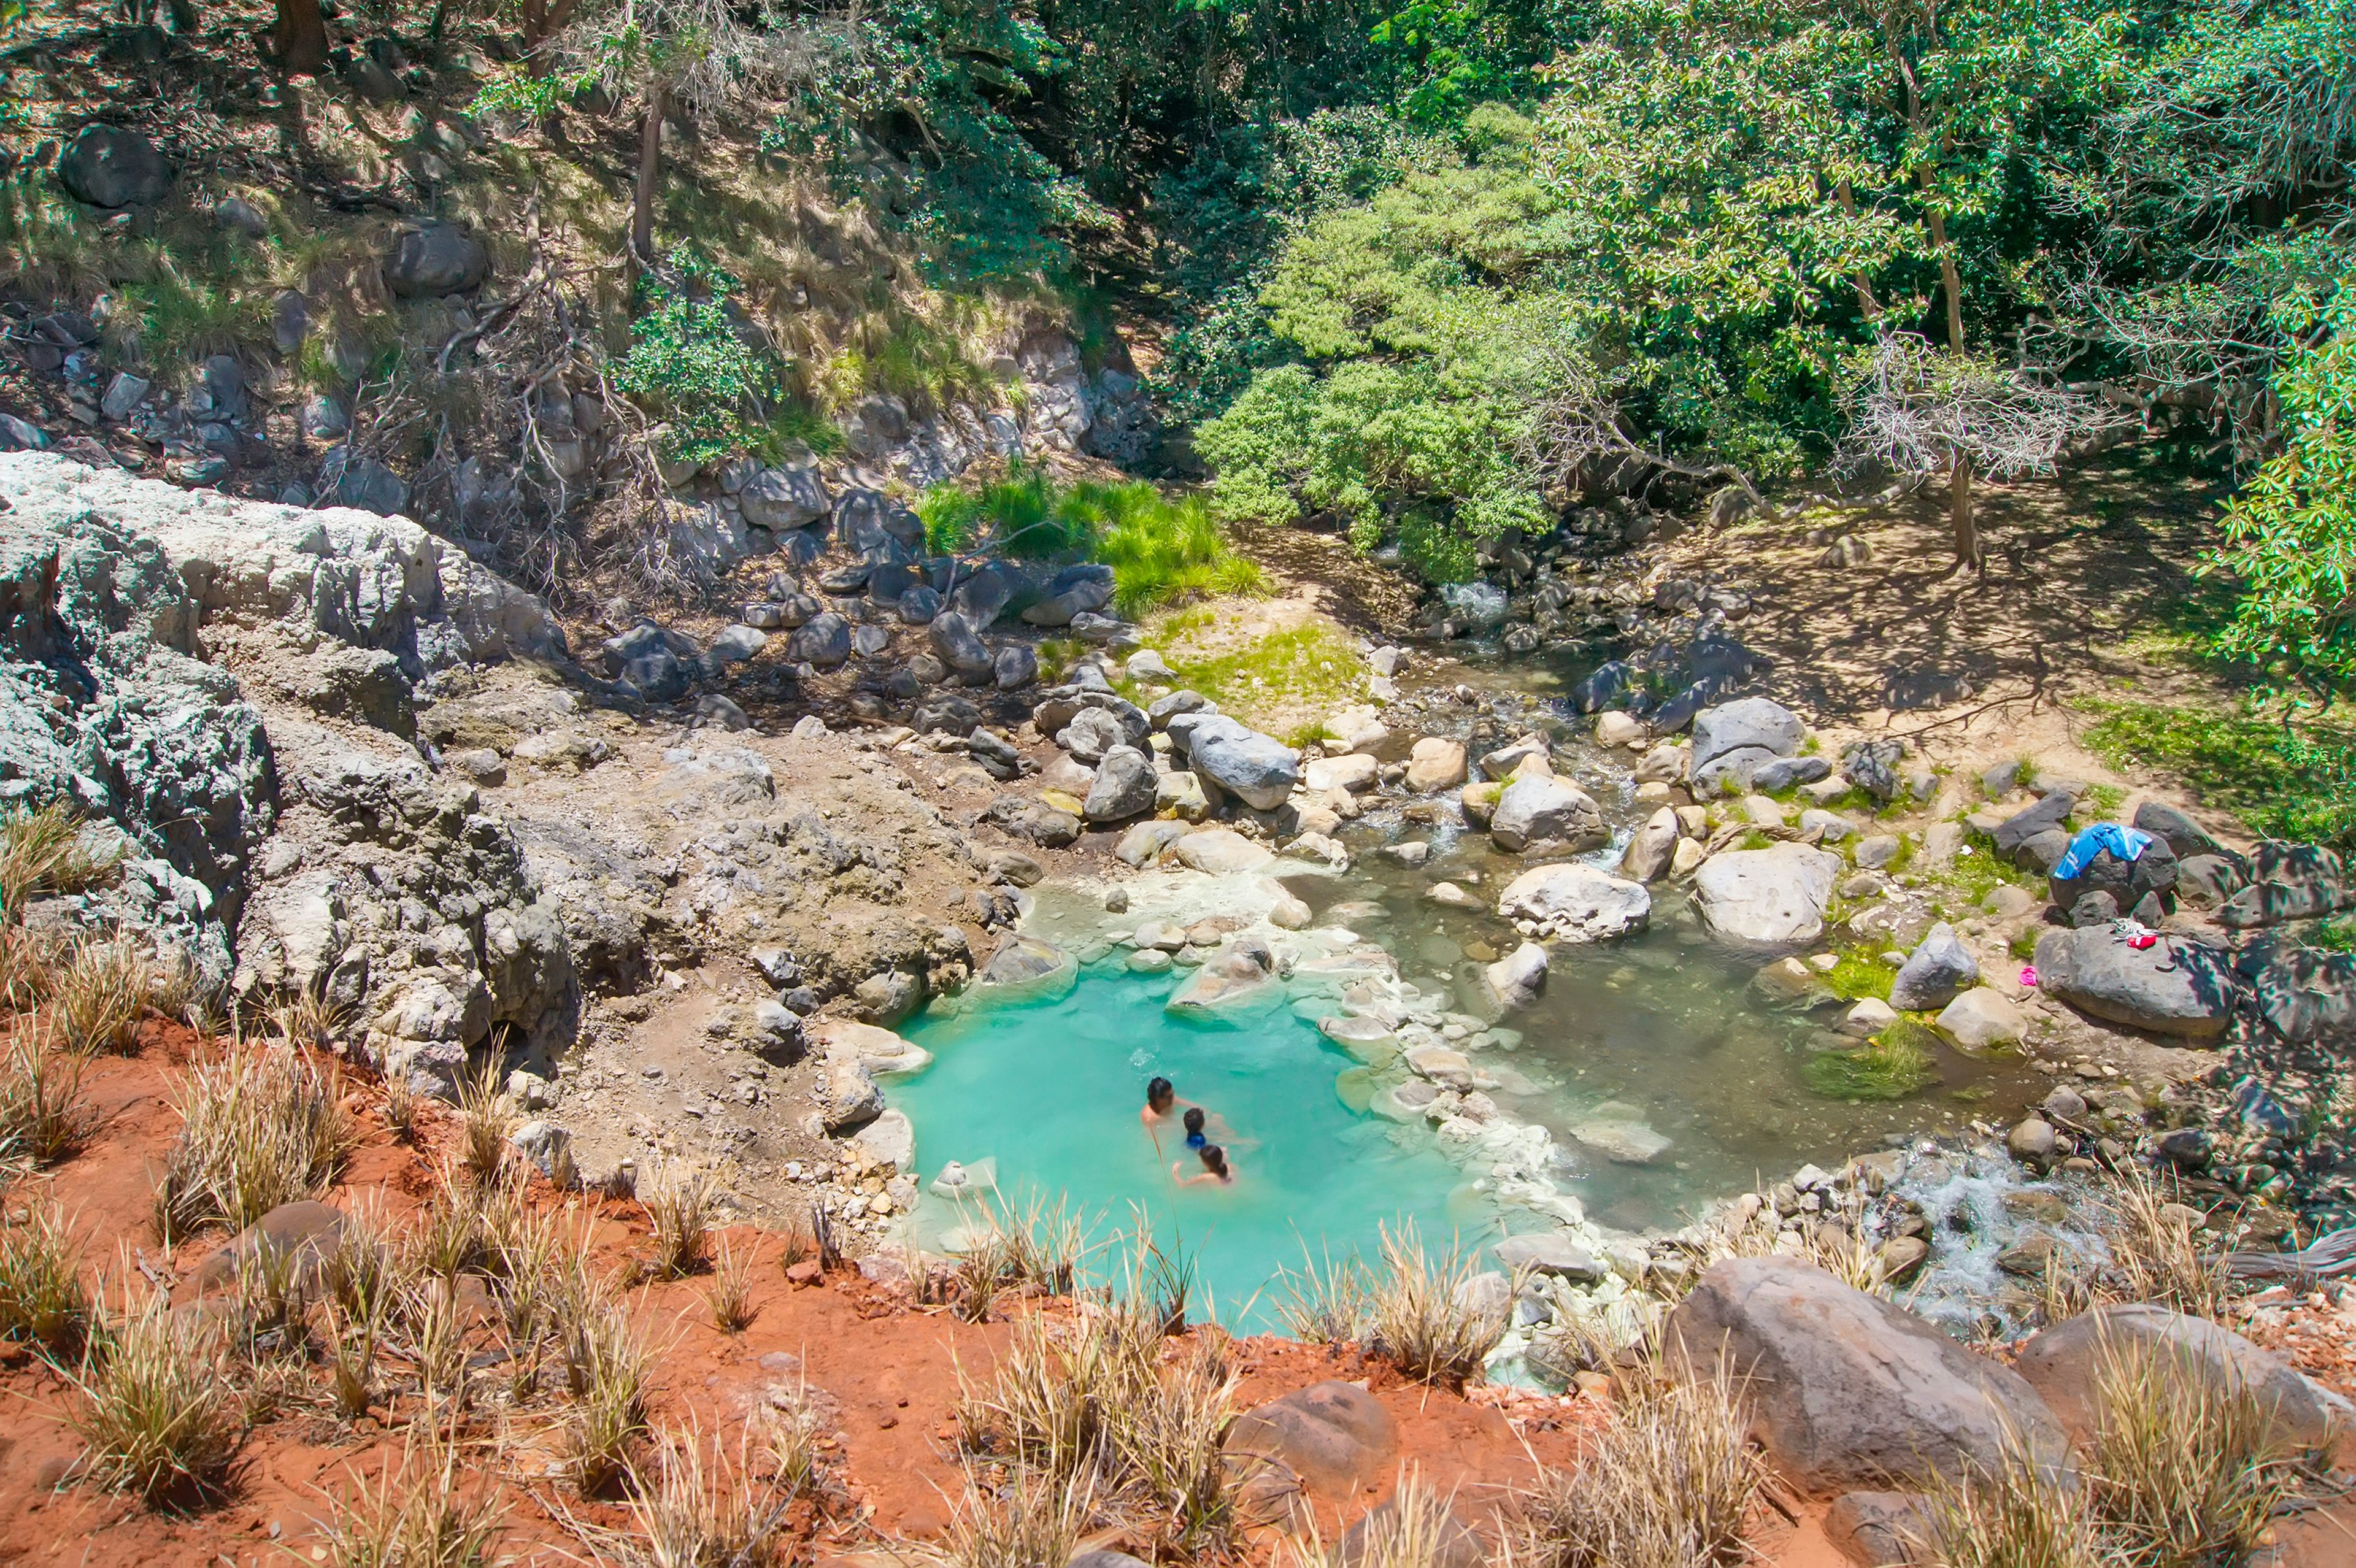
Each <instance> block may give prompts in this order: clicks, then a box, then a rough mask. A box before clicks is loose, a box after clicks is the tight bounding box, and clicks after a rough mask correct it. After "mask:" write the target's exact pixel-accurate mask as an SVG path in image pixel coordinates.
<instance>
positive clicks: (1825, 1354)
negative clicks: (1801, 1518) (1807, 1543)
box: [1665, 1258, 2069, 1493]
mask: <svg viewBox="0 0 2356 1568" xmlns="http://www.w3.org/2000/svg"><path fill="white" fill-rule="evenodd" d="M1665 1342H1666V1344H1667V1346H1668V1349H1669V1355H1670V1364H1671V1366H1672V1367H1673V1368H1681V1369H1684V1370H1686V1371H1687V1373H1688V1375H1708V1374H1709V1373H1710V1372H1712V1371H1714V1370H1715V1369H1716V1368H1717V1367H1718V1365H1719V1359H1720V1358H1721V1357H1723V1358H1724V1359H1725V1360H1726V1362H1727V1364H1728V1367H1729V1370H1730V1371H1731V1372H1732V1373H1733V1374H1734V1375H1735V1376H1736V1377H1737V1378H1739V1379H1741V1380H1744V1381H1743V1382H1742V1388H1743V1394H1744V1402H1745V1403H1746V1404H1747V1405H1748V1406H1749V1407H1750V1410H1751V1435H1753V1436H1754V1437H1755V1438H1757V1439H1758V1441H1759V1442H1760V1443H1761V1444H1762V1445H1763V1446H1764V1447H1765V1449H1766V1451H1767V1457H1768V1459H1769V1461H1770V1462H1771V1463H1772V1464H1773V1465H1774V1467H1775V1468H1776V1469H1777V1470H1778V1471H1780V1472H1781V1473H1782V1474H1783V1476H1784V1477H1786V1478H1787V1479H1789V1480H1791V1481H1792V1482H1793V1483H1794V1485H1796V1486H1797V1487H1798V1488H1800V1489H1801V1490H1803V1491H1806V1492H1815V1493H1829V1492H1843V1491H1849V1490H1853V1489H1859V1488H1876V1487H1888V1486H1890V1485H1891V1484H1892V1483H1897V1484H1900V1485H1903V1484H1906V1483H1908V1482H1914V1483H1925V1482H1931V1481H1933V1480H1935V1479H1938V1478H1941V1477H1944V1478H1947V1479H1957V1480H1959V1479H1962V1478H1963V1477H1965V1476H1966V1475H1969V1474H1971V1473H1973V1472H1974V1471H1978V1472H1981V1473H1987V1472H1993V1471H1995V1470H1997V1469H1998V1468H1999V1467H2000V1466H2001V1465H2002V1464H2003V1462H2004V1461H2005V1459H2006V1457H2007V1456H2008V1453H2010V1452H2013V1451H2015V1449H2016V1448H2017V1447H2025V1448H2026V1449H2027V1451H2028V1453H2029V1456H2031V1457H2032V1458H2033V1460H2034V1461H2035V1462H2037V1463H2039V1464H2040V1465H2041V1466H2045V1467H2051V1468H2052V1469H2053V1470H2055V1471H2057V1472H2058V1471H2060V1470H2061V1467H2063V1466H2064V1465H2065V1464H2066V1462H2067V1459H2068V1453H2069V1443H2068V1438H2067V1435H2065V1434H2064V1432H2063V1430H2062V1427H2061V1423H2060V1422H2058V1421H2056V1420H2055V1419H2054V1417H2053V1413H2052V1412H2051V1411H2050V1410H2048V1409H2047V1408H2046V1407H2045V1404H2044V1402H2043V1401H2041V1400H2040V1399H2039V1398H2038V1397H2037V1393H2036V1391H2035V1390H2034V1389H2032V1388H2031V1387H2030V1386H2029V1384H2028V1383H2027V1382H2026V1381H2023V1380H2022V1378H2021V1376H2020V1374H2019V1373H2018V1372H2015V1371H2011V1370H2010V1369H2009V1368H2008V1367H2005V1366H2004V1365H2002V1364H2001V1363H1999V1362H1997V1361H1995V1360H1991V1359H1989V1358H1987V1357H1986V1356H1976V1355H1974V1354H1973V1353H1972V1352H1971V1351H1969V1350H1967V1349H1964V1347H1963V1346H1961V1345H1959V1344H1957V1343H1956V1342H1955V1341H1954V1340H1953V1339H1949V1338H1948V1337H1947V1336H1946V1335H1944V1334H1943V1333H1941V1332H1940V1331H1939V1330H1938V1329H1936V1328H1933V1327H1932V1326H1931V1325H1930V1324H1929V1323H1926V1322H1924V1321H1923V1320H1922V1318H1920V1317H1915V1316H1914V1315H1913V1314H1912V1313H1911V1312H1907V1311H1905V1310H1904V1309H1902V1308H1901V1307H1894V1306H1892V1305H1891V1304H1890V1303H1889V1302H1887V1301H1884V1300H1881V1299H1880V1298H1879V1297H1878V1296H1868V1295H1867V1294H1866V1293H1865V1292H1863V1291H1861V1290H1857V1289H1854V1288H1852V1287H1851V1286H1849V1285H1844V1284H1842V1283H1841V1282H1840V1281H1839V1280H1837V1279H1835V1278H1834V1277H1833V1276H1832V1275H1829V1274H1826V1272H1825V1271H1824V1270H1822V1269H1820V1268H1817V1267H1815V1265H1814V1264H1804V1263H1801V1262H1798V1261H1796V1260H1794V1259H1789V1258H1732V1259H1728V1260H1726V1261H1724V1262H1721V1263H1717V1264H1711V1265H1710V1267H1709V1268H1708V1271H1707V1272H1705V1273H1704V1274H1703V1275H1702V1277H1701V1283H1700V1284H1699V1285H1696V1286H1695V1287H1694V1290H1693V1293H1692V1294H1691V1295H1690V1296H1687V1297H1686V1299H1685V1300H1684V1301H1683V1302H1681V1303H1680V1304H1679V1305H1678V1306H1677V1307H1676V1310H1675V1311H1674V1312H1672V1313H1671V1314H1670V1315H1669V1319H1668V1324H1667V1327H1666V1328H1665Z"/></svg>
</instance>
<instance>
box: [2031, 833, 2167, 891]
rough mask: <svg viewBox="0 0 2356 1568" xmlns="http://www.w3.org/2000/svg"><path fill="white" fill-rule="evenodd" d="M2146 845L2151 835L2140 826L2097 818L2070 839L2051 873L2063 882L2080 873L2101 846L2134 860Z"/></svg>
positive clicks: (2114, 853)
mask: <svg viewBox="0 0 2356 1568" xmlns="http://www.w3.org/2000/svg"><path fill="white" fill-rule="evenodd" d="M2150 846H2151V835H2150V834H2148V833H2146V832H2145V831H2144V830H2143V829H2142V828H2140V827H2128V826H2126V824H2125V823H2123V822H2097V823H2096V824H2094V826H2093V827H2088V828H2084V829H2083V830H2081V831H2080V833H2079V834H2078V837H2075V838H2072V839H2071V840H2070V848H2069V851H2068V853H2066V854H2064V855H2063V856H2062V857H2061V864H2059V865H2057V866H2055V867H2054V868H2053V875H2054V876H2055V877H2057V878H2059V879H2060V880H2062V881H2065V882H2066V881H2068V880H2070V879H2071V878H2072V877H2077V876H2083V874H2084V873H2085V869H2086V868H2087V867H2089V866H2091V865H2093V864H2094V857H2095V856H2097V855H2099V854H2101V853H2102V852H2103V851H2104V850H2105V849H2108V850H2109V851H2110V852H2111V854H2112V856H2113V857H2114V858H2115V859H2121V860H2134V859H2139V858H2141V856H2142V854H2143V852H2144V851H2145V850H2146V849H2147V848H2150Z"/></svg>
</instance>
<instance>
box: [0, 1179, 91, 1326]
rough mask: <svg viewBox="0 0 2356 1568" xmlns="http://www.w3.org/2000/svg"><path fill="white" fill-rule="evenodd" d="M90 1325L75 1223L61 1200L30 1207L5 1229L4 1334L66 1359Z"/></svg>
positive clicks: (0, 1307)
mask: <svg viewBox="0 0 2356 1568" xmlns="http://www.w3.org/2000/svg"><path fill="white" fill-rule="evenodd" d="M89 1324H90V1296H89V1295H88V1294H87V1293H86V1292H85V1291H84V1290H83V1289H82V1286H81V1243H80V1242H79V1241H78V1240H76V1239H75V1236H74V1232H73V1221H71V1220H70V1219H69V1218H67V1216H66V1213H65V1211H64V1210H62V1209H60V1208H59V1206H58V1205H57V1204H56V1203H55V1202H48V1203H40V1204H31V1205H27V1207H26V1208H25V1209H24V1210H23V1211H21V1212H19V1213H18V1214H16V1216H15V1217H14V1218H12V1219H10V1220H9V1221H7V1222H6V1223H5V1225H0V1336H5V1337H6V1338H8V1339H24V1340H29V1341H30V1342H32V1343H33V1344H36V1345H38V1346H40V1347H41V1348H42V1349H45V1350H48V1351H49V1352H51V1353H52V1354H55V1355H64V1354H67V1353H70V1351H72V1350H73V1349H74V1348H75V1347H76V1346H78V1345H80V1343H81V1339H82V1333H83V1330H84V1329H85V1328H88V1327H89Z"/></svg>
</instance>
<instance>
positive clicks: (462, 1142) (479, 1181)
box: [458, 1052, 515, 1188]
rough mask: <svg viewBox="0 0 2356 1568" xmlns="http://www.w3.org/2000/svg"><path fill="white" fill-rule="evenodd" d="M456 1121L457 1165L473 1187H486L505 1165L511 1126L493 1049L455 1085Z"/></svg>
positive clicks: (497, 1176)
mask: <svg viewBox="0 0 2356 1568" xmlns="http://www.w3.org/2000/svg"><path fill="white" fill-rule="evenodd" d="M458 1122H459V1128H460V1136H459V1144H458V1149H459V1153H458V1161H459V1164H460V1165H462V1166H464V1167H465V1168H466V1174H467V1176H468V1177H470V1178H471V1179H473V1181H474V1183H475V1185H476V1186H477V1187H478V1188H487V1187H489V1186H490V1185H491V1184H492V1183H494V1182H496V1181H497V1180H498V1179H499V1172H500V1171H501V1170H502V1169H503V1168H505V1167H506V1165H507V1158H508V1134H509V1132H511V1131H513V1130H514V1126H515V1123H514V1118H513V1117H511V1116H509V1115H508V1107H507V1103H506V1101H505V1100H504V1099H503V1098H502V1097H501V1096H500V1093H499V1062H498V1053H497V1052H492V1053H490V1054H488V1055H487V1056H486V1057H485V1058H484V1061H483V1064H482V1066H481V1067H480V1068H479V1069H477V1071H476V1072H473V1073H472V1074H470V1075H469V1076H468V1077H467V1079H466V1082H465V1083H461V1084H460V1085H459V1086H458Z"/></svg>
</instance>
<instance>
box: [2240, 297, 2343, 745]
mask: <svg viewBox="0 0 2356 1568" xmlns="http://www.w3.org/2000/svg"><path fill="white" fill-rule="evenodd" d="M2319 325H2320V326H2321V327H2322V329H2323V330H2322V332H2321V335H2320V336H2319V337H2318V338H2317V339H2316V340H2315V341H2314V342H2313V343H2312V345H2311V346H2310V347H2302V348H2300V349H2298V350H2297V352H2296V353H2295V354H2294V355H2293V356H2292V357H2291V359H2290V362H2289V363H2288V364H2287V365H2286V366H2285V367H2284V368H2283V370H2282V371H2281V373H2280V374H2279V375H2277V376H2276V378H2275V390H2276V394H2277V395H2278V396H2279V397H2280V398H2281V400H2282V408H2283V430H2284V432H2285V435H2286V439H2285V441H2284V443H2283V449H2282V451H2281V452H2280V453H2277V454H2276V456H2275V457H2274V458H2273V459H2272V460H2270V461H2269V462H2268V463H2267V464H2265V467H2263V468H2261V469H2259V470H2258V472H2257V474H2256V475H2255V476H2254V478H2252V479H2251V481H2250V484H2249V486H2248V487H2247V488H2246V489H2244V491H2243V492H2242V494H2241V495H2240V496H2236V497H2235V498H2234V500H2233V505H2232V506H2231V507H2228V508H2227V509H2226V512H2225V518H2224V524H2223V532H2224V536H2225V548H2224V549H2221V550H2218V551H2216V552H2215V553H2214V554H2212V555H2211V556H2210V557H2209V558H2208V559H2207V560H2205V561H2204V562H2203V563H2202V570H2203V571H2207V572H2223V573H2227V574H2230V575H2231V576H2233V577H2234V578H2236V579H2238V580H2240V581H2241V584H2242V596H2241V601H2240V603H2239V604H2238V605H2237V606H2236V607H2235V611H2234V614H2233V620H2232V621H2231V622H2229V623H2228V624H2226V625H2225V626H2224V627H2223V628H2222V629H2221V630H2220V632H2219V633H2218V635H2217V637H2216V645H2217V648H2218V651H2219V652H2221V653H2222V654H2224V655H2225V656H2228V657H2229V658H2234V659H2246V660H2248V661H2250V662H2251V663H2253V664H2255V665H2257V666H2258V667H2261V668H2262V669H2265V670H2266V671H2267V672H2268V673H2269V675H2271V676H2273V677H2275V678H2276V679H2277V680H2280V681H2283V682H2285V683H2287V684H2294V685H2297V686H2298V687H2300V688H2305V689H2306V690H2307V691H2308V692H2310V693H2313V694H2315V695H2318V696H2321V697H2323V698H2326V699H2329V698H2330V697H2333V696H2336V695H2343V694H2347V693H2349V692H2351V691H2356V274H2351V275H2350V276H2348V277H2346V278H2343V279H2342V280H2341V281H2340V284H2339V287H2338V292H2337V293H2336V295H2335V297H2334V299H2333V301H2332V304H2331V305H2330V307H2329V309H2328V310H2327V311H2326V312H2325V313H2324V315H2323V319H2322V321H2321V323H2319Z"/></svg>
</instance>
